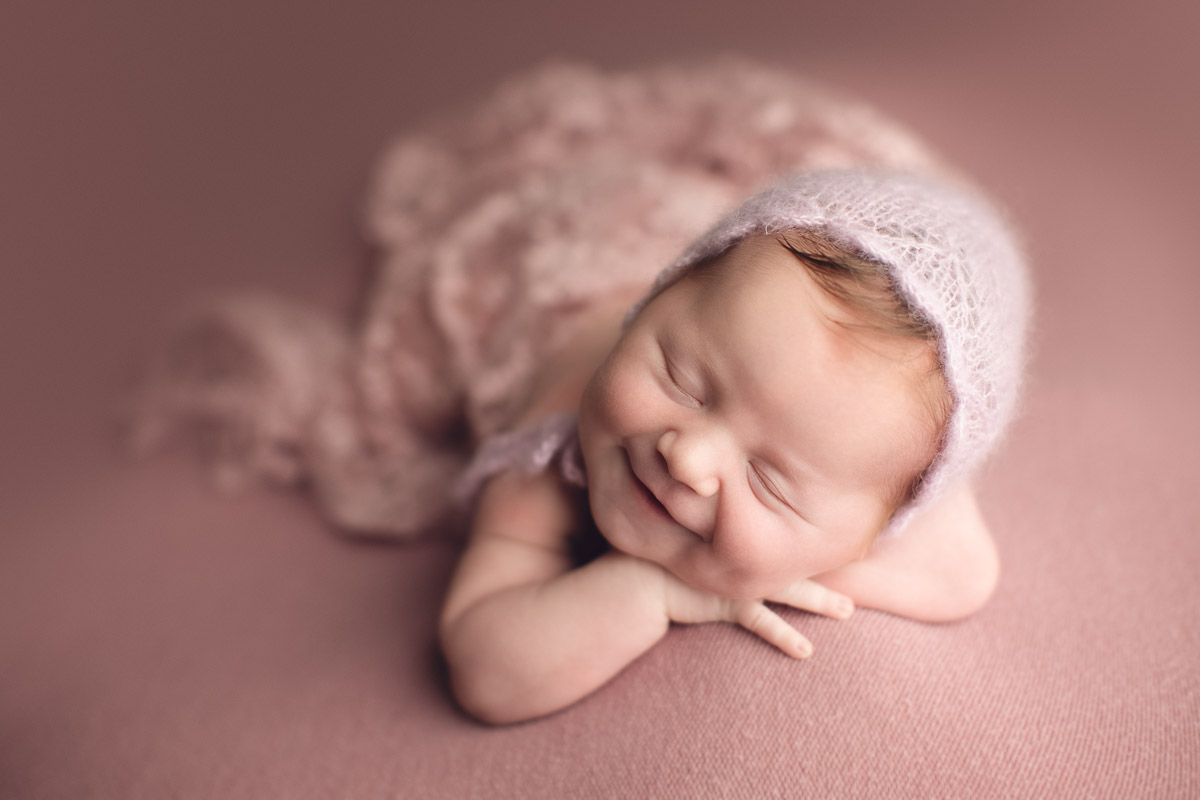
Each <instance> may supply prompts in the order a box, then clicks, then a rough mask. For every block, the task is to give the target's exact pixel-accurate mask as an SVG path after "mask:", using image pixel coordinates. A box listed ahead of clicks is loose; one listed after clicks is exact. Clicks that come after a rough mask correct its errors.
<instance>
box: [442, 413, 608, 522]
mask: <svg viewBox="0 0 1200 800" xmlns="http://www.w3.org/2000/svg"><path fill="white" fill-rule="evenodd" d="M510 469H519V470H521V471H522V472H524V473H525V474H527V475H536V474H538V473H541V472H545V471H546V470H548V469H554V470H556V471H557V472H558V474H559V475H560V476H561V477H562V478H563V480H565V481H566V482H567V483H569V484H571V485H573V486H586V485H587V474H586V472H585V470H584V465H583V453H582V451H581V450H580V447H579V423H578V419H577V418H576V416H575V414H573V413H569V412H563V413H559V414H552V415H550V416H548V417H546V419H544V420H542V422H541V423H539V424H538V425H535V426H533V427H531V428H523V429H521V430H516V431H508V432H505V433H498V434H494V435H492V436H489V437H487V438H486V439H484V440H483V441H482V442H481V443H480V445H479V449H478V450H477V451H476V452H475V457H474V458H473V459H472V460H471V463H470V464H469V465H468V466H467V468H466V469H465V470H464V471H463V473H462V475H461V477H460V478H459V479H458V482H457V484H456V485H455V490H454V495H455V498H456V499H457V500H458V501H459V502H460V503H462V504H467V503H470V502H472V501H473V500H474V499H475V495H476V494H478V492H479V490H480V488H482V486H483V484H484V483H485V482H486V481H487V480H488V479H489V478H492V477H494V476H496V475H498V474H500V473H501V472H506V471H508V470H510Z"/></svg>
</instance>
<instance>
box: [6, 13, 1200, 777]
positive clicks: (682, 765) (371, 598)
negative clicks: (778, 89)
mask: <svg viewBox="0 0 1200 800" xmlns="http://www.w3.org/2000/svg"><path fill="white" fill-rule="evenodd" d="M59 5H62V6H65V8H62V7H58V6H57V5H55V4H43V5H40V6H37V7H33V6H31V5H28V4H25V5H23V6H22V7H20V8H18V9H16V10H15V11H12V12H10V13H9V14H7V15H6V21H5V25H4V26H3V29H2V31H0V104H2V105H0V107H2V108H3V109H4V123H3V124H0V187H3V188H0V219H3V220H4V223H3V229H4V235H3V236H0V264H2V265H3V268H4V270H5V275H6V277H7V280H6V281H5V291H4V292H3V293H2V294H0V325H2V326H3V336H0V359H2V362H0V363H3V366H4V374H5V388H4V392H3V395H2V397H3V401H2V402H3V413H2V414H0V442H3V443H4V445H5V447H4V455H3V456H2V458H0V498H2V500H0V531H2V534H0V536H2V538H0V796H3V797H18V798H58V797H63V798H68V797H69V798H78V797H100V798H109V797H112V798H159V797H168V796H181V797H222V798H243V797H244V798H261V797H284V796H285V797H289V798H303V797H328V796H348V797H375V796H402V797H410V796H411V797H426V796H430V797H471V796H479V797H564V796H579V797H607V796H647V797H693V796H717V797H723V796H724V797H747V798H751V797H770V796H786V797H827V796H861V797H930V796H945V797H961V796H975V797H1013V796H1051V797H1059V796H1062V797H1083V796H1092V797H1114V798H1115V797H1131V796H1136V797H1194V796H1196V795H1198V794H1200V625H1197V619H1196V616H1197V615H1196V608H1197V606H1198V603H1200V585H1198V583H1197V581H1196V574H1197V571H1198V568H1200V535H1198V534H1200V497H1198V495H1197V493H1196V491H1195V484H1196V479H1197V477H1200V454H1198V452H1197V449H1198V448H1197V444H1198V443H1200V421H1198V418H1197V415H1196V414H1195V410H1194V407H1195V399H1194V398H1195V397H1196V395H1197V392H1198V391H1200V372H1198V370H1197V367H1196V365H1197V364H1200V317H1198V315H1197V314H1196V313H1195V300H1194V298H1195V296H1196V294H1197V292H1198V291H1200V274H1198V273H1197V271H1196V270H1195V269H1194V267H1193V265H1194V263H1195V256H1194V251H1193V248H1192V247H1191V246H1190V245H1191V240H1192V238H1193V237H1192V230H1193V228H1194V224H1195V223H1194V219H1195V216H1196V211H1197V203H1196V200H1195V191H1194V187H1195V185H1196V180H1197V178H1198V177H1200V174H1198V172H1200V171H1198V170H1197V163H1196V157H1195V145H1194V143H1195V142H1196V141H1198V140H1200V110H1197V108H1196V107H1195V104H1194V102H1193V97H1194V92H1193V85H1194V81H1195V76H1196V75H1197V74H1200V56H1197V55H1195V52H1196V51H1195V49H1194V47H1193V41H1192V40H1193V39H1194V33H1195V31H1196V30H1198V29H1200V12H1197V11H1196V10H1195V9H1194V8H1192V7H1185V6H1184V5H1182V4H1180V5H1179V6H1178V7H1176V6H1174V5H1171V4H1170V3H1169V2H1167V0H1156V2H1154V3H1152V4H1151V5H1150V6H1146V7H1143V8H1141V9H1140V10H1139V11H1138V12H1137V14H1136V15H1133V14H1132V13H1130V14H1124V13H1121V12H1119V11H1117V10H1116V9H1117V6H1115V5H1114V6H1113V10H1106V9H1104V8H1100V9H1092V10H1090V11H1089V12H1088V14H1087V16H1086V17H1081V16H1078V15H1079V13H1080V12H1079V11H1077V10H1076V9H1077V8H1078V6H1077V5H1075V4H1071V3H1068V2H1066V0H1059V2H1052V3H1049V4H1043V5H1041V6H1039V7H1038V9H1037V10H1034V9H1033V8H1032V7H1030V8H1028V9H1020V8H1015V7H1013V6H1011V5H1005V4H994V5H993V6H989V7H985V8H982V9H976V8H973V7H971V6H970V5H968V4H953V3H950V2H932V1H931V2H924V3H918V4H903V5H895V6H894V8H893V4H886V5H885V4H880V6H879V7H878V8H877V9H871V8H869V7H863V6H853V5H850V4H844V5H843V7H839V8H837V9H831V8H825V7H823V6H822V7H820V8H812V9H805V8H802V7H797V6H796V5H795V4H791V5H789V6H787V7H786V10H784V8H783V7H781V6H779V5H776V4H772V3H768V2H766V0H756V1H755V2H752V3H750V4H743V5H741V6H739V10H738V11H737V12H734V11H732V10H729V11H716V10H713V11H707V12H700V11H697V10H696V8H697V7H696V6H695V4H683V3H679V4H678V5H676V4H672V3H667V2H656V3H652V4H650V5H649V6H644V5H640V4H639V5H636V6H635V5H634V4H632V3H629V4H626V3H625V2H624V1H623V0H622V1H621V2H617V3H608V4H603V5H597V6H595V7H591V8H590V10H589V11H587V12H585V13H568V12H564V11H563V10H561V8H560V6H559V5H556V4H552V3H549V2H543V0H527V1H526V2H522V3H520V4H518V5H516V6H513V5H508V4H502V5H497V6H495V7H490V6H489V7H486V8H480V9H477V10H472V11H471V13H470V14H463V13H461V12H459V11H456V10H455V9H453V8H449V7H440V8H441V10H438V11H422V12H413V11H411V10H408V8H407V4H385V3H358V4H354V5H353V6H352V7H350V8H349V9H347V10H341V11H339V12H338V14H337V16H336V17H323V16H322V13H323V12H322V11H321V10H320V8H319V6H318V4H315V3H314V4H309V3H298V4H293V5H292V6H291V7H289V10H288V13H287V14H286V15H281V14H280V12H279V7H278V6H275V5H270V4H266V3H261V2H258V0H251V2H246V3H241V4H237V5H236V7H235V6H233V5H228V6H226V5H224V4H216V5H214V4H209V5H205V6H197V7H196V8H194V9H186V10H176V9H172V10H171V11H170V12H167V11H164V10H163V9H162V7H161V4H158V5H156V4H150V3H140V2H122V3H117V4H116V5H115V6H114V5H113V4H106V5H105V6H104V8H103V9H101V8H100V7H99V6H93V5H90V4H85V3H79V2H75V3H64V4H59ZM635 8H636V9H637V10H636V12H635ZM780 15H782V16H780ZM530 21H534V22H530ZM664 43H667V44H664ZM712 47H720V48H722V49H730V50H739V49H740V50H745V51H747V52H751V53H762V52H766V53H768V54H770V55H774V56H777V57H778V58H780V59H782V60H784V61H786V62H788V63H793V64H795V65H797V66H798V67H800V68H802V69H805V70H806V71H807V72H808V73H810V74H812V75H813V76H814V77H817V78H820V79H822V80H825V81H827V82H829V83H831V84H833V85H835V86H838V87H840V88H843V89H845V90H848V91H851V92H853V93H856V94H858V95H859V96H862V97H863V98H865V99H867V100H870V101H873V102H875V103H876V104H877V105H879V106H880V107H881V108H882V109H883V110H884V111H886V112H888V113H890V114H891V115H893V116H896V117H898V118H900V119H901V120H902V121H904V122H907V123H908V124H909V125H911V126H912V127H914V128H915V129H917V130H918V131H919V132H920V133H922V134H924V135H925V136H926V137H927V138H928V139H929V140H930V141H932V142H933V144H935V145H936V146H938V147H940V148H941V149H942V150H943V151H944V152H945V153H946V154H947V155H948V156H949V157H950V158H951V159H953V160H955V161H957V162H959V163H960V164H962V165H963V166H964V167H965V168H966V169H967V170H969V171H970V172H972V173H974V174H975V175H977V176H978V177H979V178H980V179H981V180H982V182H983V183H985V184H986V185H988V186H989V187H991V188H992V189H993V190H994V192H995V193H996V194H997V195H998V196H999V197H1000V198H1001V199H1002V200H1003V201H1005V202H1007V203H1008V205H1009V206H1010V207H1011V208H1012V209H1013V211H1014V213H1015V215H1016V217H1017V218H1018V220H1019V221H1020V223H1021V224H1022V226H1023V227H1024V229H1025V230H1026V231H1027V233H1028V236H1029V242H1030V249H1031V252H1032V255H1033V257H1034V261H1035V264H1036V271H1037V274H1036V281H1037V284H1038V290H1039V301H1040V309H1039V320H1038V334H1037V342H1038V353H1037V360H1036V363H1035V368H1034V372H1033V375H1032V388H1031V393H1030V396H1029V398H1028V403H1027V407H1026V414H1025V416H1024V418H1022V419H1021V420H1020V421H1019V422H1018V423H1017V425H1016V427H1015V429H1014V431H1013V434H1012V436H1011V438H1010V441H1009V443H1008V446H1007V447H1006V449H1005V450H1004V451H1003V453H1002V454H1001V456H1000V457H999V458H998V459H997V460H996V462H995V463H994V464H993V465H992V467H991V468H990V469H989V470H988V472H987V473H986V478H987V479H986V481H985V483H984V484H983V486H982V489H981V495H982V503H983V505H984V507H985V510H986V511H987V512H988V514H989V516H990V518H991V519H992V520H993V524H994V527H995V528H996V530H997V533H998V536H999V544H1000V549H1001V554H1002V558H1003V560H1004V565H1005V573H1004V576H1003V579H1002V582H1001V585H1000V589H999V591H998V593H997V595H996V597H995V599H994V600H993V602H992V604H991V605H990V606H989V607H988V608H987V609H986V610H985V611H984V612H983V613H982V614H980V615H979V616H977V617H976V618H974V619H972V620H970V621H967V622H964V623H960V624H956V625H950V626H926V625H918V624H915V623H910V622H904V621H901V620H896V619H892V618H889V617H886V616H884V615H880V614H870V613H862V614H860V615H859V616H858V617H857V618H856V619H855V620H853V621H852V622H850V623H835V622H831V621H828V620H819V619H814V618H811V617H805V616H800V615H796V616H795V617H794V619H796V620H797V622H798V623H799V624H801V625H802V626H803V628H804V630H805V631H806V632H807V633H809V634H810V636H811V638H812V639H813V640H814V642H815V643H816V647H817V654H816V656H815V657H814V658H813V659H812V660H811V661H810V662H808V663H805V664H799V665H798V664H795V663H793V662H790V661H788V660H786V659H784V658H781V657H779V656H778V655H777V654H775V653H774V652H772V651H770V650H769V648H767V647H766V646H765V645H760V644H758V643H757V642H755V641H753V640H752V639H751V638H750V637H748V636H746V635H743V634H741V633H739V632H738V631H736V630H733V629H732V628H729V627H719V626H706V627H697V628H688V629H680V630H678V631H675V632H673V633H672V635H671V636H669V637H668V639H667V640H666V642H665V643H664V644H663V645H661V646H660V647H658V648H656V649H655V650H653V651H652V652H651V653H650V654H648V655H647V656H646V657H645V658H643V659H642V660H641V661H639V662H637V663H636V664H634V665H633V666H632V667H631V668H630V669H629V670H628V671H627V672H626V673H624V674H623V675H621V676H620V677H619V678H618V679H617V680H616V681H614V682H613V683H612V684H610V685H609V686H608V687H606V688H605V689H604V690H602V691H601V692H599V693H598V694H596V695H594V696H593V697H591V698H589V699H588V700H586V701H585V702H584V703H582V704H580V705H579V706H577V707H575V708H573V709H570V710H568V711H566V712H564V713H561V714H558V715H556V716H554V717H551V718H548V719H546V720H542V721H539V722H535V723H531V724H527V725H522V726H518V727H514V728H509V729H499V730H493V729H487V728H483V727H481V726H478V725H476V724H475V723H473V722H471V721H470V720H468V719H467V718H465V717H463V716H462V715H461V714H460V713H459V712H457V711H456V710H455V708H454V707H453V705H452V704H451V702H450V700H449V696H448V694H447V691H446V688H445V686H444V677H443V672H442V669H441V667H440V665H439V663H438V660H437V656H436V649H435V647H434V642H433V629H434V616H435V613H436V607H437V603H438V599H439V598H438V593H439V591H440V589H441V588H442V586H443V585H444V583H445V581H446V579H447V577H448V573H449V569H450V567H451V565H452V563H453V556H454V554H453V552H452V549H451V548H450V547H448V546H445V545H432V544H428V545H421V546H410V547H389V546H379V545H374V546H369V545H360V544H353V543H348V542H346V541H343V540H339V539H337V538H335V537H333V536H331V535H329V533H328V531H327V530H326V529H325V528H324V527H323V526H322V524H321V523H320V522H319V521H318V520H317V519H316V518H315V517H314V516H313V515H312V513H311V512H310V509H309V507H308V506H307V505H305V503H303V502H302V501H301V500H299V499H297V498H295V497H293V496H290V495H278V494H254V495H248V496H246V497H243V498H240V499H233V500H231V499H223V498H214V497H213V496H212V495H211V493H210V492H209V491H208V490H207V489H206V488H205V487H204V486H203V485H202V484H201V483H200V482H199V480H198V477H197V471H196V469H195V468H194V466H193V465H192V463H191V462H190V461H188V460H187V459H186V458H179V457H174V458H164V459H160V460H156V461H153V462H150V463H147V464H142V465H138V466H131V465H129V464H128V463H126V462H124V461H123V460H122V459H121V458H120V456H119V454H118V453H117V451H116V447H115V444H114V438H113V434H112V430H111V427H110V426H109V425H108V422H107V416H106V415H107V413H108V411H109V409H110V407H111V403H112V402H113V400H114V398H115V397H116V396H117V392H118V390H119V388H120V387H121V386H122V385H123V383H124V381H126V380H127V379H128V375H129V373H130V370H131V369H132V367H133V366H134V365H135V364H136V363H138V361H139V359H140V358H141V357H142V355H143V354H144V353H145V351H146V348H147V347H148V346H149V344H150V343H151V340H152V339H154V338H156V337H158V336H160V335H161V334H162V332H163V331H164V330H165V328H166V324H167V322H168V321H169V319H170V318H171V316H172V313H173V312H174V310H176V309H177V308H178V307H179V305H180V304H182V303H183V302H184V301H185V300H186V299H188V298H190V297H193V296H194V295H196V294H197V293H203V292H213V291H219V290H225V289H230V288H238V287H242V286H246V285H259V286H265V287H268V288H274V289H277V290H280V291H284V292H288V293H291V294H293V295H295V296H299V297H303V298H308V299H312V300H314V301H316V302H320V303H323V304H325V305H326V306H327V307H330V308H349V307H350V305H351V304H352V302H353V298H354V291H353V290H354V286H355V285H356V281H357V280H358V279H359V277H360V276H361V275H362V273H363V271H364V267H365V265H366V264H368V263H369V257H368V254H366V253H365V252H364V249H363V248H362V246H361V245H359V244H358V242H359V238H358V235H357V232H356V229H355V225H356V219H357V214H358V202H359V199H360V198H361V197H362V194H363V185H362V184H363V181H364V180H365V176H366V174H367V170H368V168H369V165H370V163H371V161H372V159H373V158H374V156H375V155H376V154H377V153H378V152H379V150H380V149H381V147H382V146H383V144H384V143H385V142H386V141H387V139H388V138H389V137H390V136H391V135H392V134H394V133H395V132H396V131H398V130H400V129H401V127H403V126H404V125H405V124H406V123H407V122H408V121H410V120H412V119H413V118H415V117H416V116H418V115H419V114H421V113H423V112H425V111H428V110H429V109H431V108H433V107H435V106H437V105H439V104H440V103H442V102H443V101H445V100H451V99H457V98H465V97H467V96H469V95H470V94H471V93H473V92H478V91H479V90H481V89H482V88H484V87H485V86H487V85H488V84H490V82H491V81H492V79H493V78H494V76H495V75H496V74H498V73H502V72H507V71H509V70H511V69H514V68H517V67H520V66H525V65H528V64H530V63H532V62H534V61H537V60H540V59H541V58H543V57H545V56H547V55H552V54H556V53H569V54H572V55H579V56H584V57H591V58H594V59H596V60H598V61H600V62H601V63H607V64H625V63H635V62H638V61H645V60H647V59H651V58H655V57H657V56H659V55H660V54H664V52H665V51H664V48H667V49H669V51H670V54H683V53H688V52H695V51H697V50H700V49H704V48H712Z"/></svg>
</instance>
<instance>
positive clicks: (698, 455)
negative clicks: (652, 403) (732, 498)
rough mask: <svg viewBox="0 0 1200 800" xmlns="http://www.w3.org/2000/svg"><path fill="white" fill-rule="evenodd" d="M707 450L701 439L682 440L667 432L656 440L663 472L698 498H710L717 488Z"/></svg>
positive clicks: (718, 486) (711, 461) (711, 455)
mask: <svg viewBox="0 0 1200 800" xmlns="http://www.w3.org/2000/svg"><path fill="white" fill-rule="evenodd" d="M711 450H712V448H710V447H708V445H707V444H706V443H705V441H704V439H703V438H700V437H694V436H689V437H682V436H680V435H679V432H678V431H667V432H666V433H664V434H663V435H662V436H660V437H659V439H658V452H659V453H661V454H662V457H663V458H664V459H665V460H666V462H667V472H668V473H670V475H671V477H672V478H674V479H675V480H677V481H679V482H680V483H682V484H683V485H685V486H687V487H688V488H689V489H691V490H692V491H693V492H695V493H696V494H698V495H700V496H701V497H712V496H713V495H714V494H716V493H717V490H718V489H719V488H720V487H721V481H720V479H719V478H718V477H717V475H716V472H715V470H714V458H713V456H714V454H713V453H712V452H711Z"/></svg>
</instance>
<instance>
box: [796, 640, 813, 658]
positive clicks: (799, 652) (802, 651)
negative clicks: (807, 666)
mask: <svg viewBox="0 0 1200 800" xmlns="http://www.w3.org/2000/svg"><path fill="white" fill-rule="evenodd" d="M811 655H812V644H810V643H809V642H806V641H799V642H796V658H808V657H809V656H811Z"/></svg>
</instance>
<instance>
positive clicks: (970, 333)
mask: <svg viewBox="0 0 1200 800" xmlns="http://www.w3.org/2000/svg"><path fill="white" fill-rule="evenodd" d="M785 230H799V231H808V232H812V233H814V234H816V235H818V236H819V237H821V238H824V239H825V240H827V241H829V242H831V243H834V244H836V245H838V246H840V247H842V248H844V249H846V250H848V251H849V252H852V253H854V254H855V255H857V256H860V257H862V258H864V259H866V260H868V261H871V262H873V263H876V264H879V265H880V266H881V267H882V268H883V270H884V272H885V273H886V274H887V275H888V277H889V278H890V279H891V282H892V284H893V288H894V289H895V291H896V292H897V293H898V294H899V295H900V296H901V297H902V298H903V299H904V301H905V302H906V303H907V304H908V305H909V306H910V307H911V308H912V309H914V310H915V311H916V312H917V313H918V314H919V315H920V316H921V317H922V318H923V319H924V320H926V321H928V322H929V323H931V324H932V325H933V327H934V329H935V330H936V332H937V337H938V344H939V346H938V355H939V362H940V365H941V369H942V373H943V374H944V375H945V377H946V383H947V386H948V387H949V389H950V393H951V395H952V396H953V398H954V408H953V411H952V412H951V414H950V418H949V420H948V421H947V423H946V430H945V433H944V435H943V437H942V442H941V446H940V448H939V451H938V453H937V455H936V457H935V458H934V460H933V462H932V464H931V465H930V467H929V468H928V470H926V472H925V474H924V475H923V476H922V478H921V480H920V481H919V483H918V485H917V488H916V491H915V492H914V495H913V497H912V499H911V500H910V501H909V502H908V503H906V504H905V505H904V506H903V507H901V508H900V509H899V510H898V511H897V512H896V514H894V515H893V517H892V519H891V520H890V522H889V523H888V525H887V527H886V528H885V529H884V531H883V534H882V535H885V536H886V535H890V534H893V533H896V532H897V531H899V530H900V529H901V528H903V527H904V525H905V524H906V523H907V522H908V521H909V520H910V519H911V518H912V516H913V515H914V514H916V513H917V512H918V511H919V510H920V509H921V508H922V507H924V506H926V505H927V504H928V503H930V502H931V501H932V500H933V499H934V498H936V497H937V496H938V495H940V494H941V493H942V492H943V491H945V490H946V488H948V487H950V486H953V485H955V484H956V483H958V482H959V481H962V480H964V479H965V478H966V477H968V476H969V475H970V473H971V472H972V471H973V470H974V469H975V468H976V467H977V466H978V465H979V464H980V463H981V462H982V461H983V460H984V459H985V458H986V457H987V456H988V454H989V453H991V452H992V450H993V449H994V448H995V446H996V444H997V442H998V440H999V439H1000V437H1001V435H1002V434H1003V432H1004V430H1005V428H1006V427H1007V426H1008V424H1009V422H1010V420H1011V419H1012V417H1013V415H1014V413H1015V411H1016V408H1017V403H1018V399H1019V397H1020V394H1021V384H1022V380H1023V377H1024V369H1025V361H1026V339H1027V332H1028V327H1029V318H1030V307H1031V289H1030V284H1029V274H1028V269H1027V267H1026V265H1025V260H1024V257H1023V254H1022V252H1021V250H1020V248H1019V246H1018V244H1017V241H1016V238H1015V236H1014V234H1013V233H1012V231H1011V230H1010V229H1009V227H1008V226H1007V225H1006V224H1005V222H1004V220H1003V219H1002V218H1001V216H1000V214H999V213H998V211H997V210H996V209H994V208H993V207H992V205H991V204H990V203H989V202H988V201H987V200H985V199H984V198H983V197H982V196H981V195H979V194H978V193H976V192H975V191H973V190H971V189H968V188H967V187H965V186H961V185H954V184H951V183H948V182H943V181H935V180H931V179H928V178H922V177H918V176H916V175H912V174H906V173H900V172H891V171H883V170H861V169H835V170H820V171H814V172H810V173H806V174H801V175H796V176H794V177H792V178H790V179H787V180H784V181H782V182H780V183H778V184H776V185H774V186H772V187H770V188H769V189H767V190H765V191H762V192H760V193H759V194H757V195H755V196H754V197H752V198H750V199H749V200H747V201H746V202H744V203H742V204H741V206H739V207H738V209H737V210H736V211H734V212H733V213H732V214H730V215H729V216H727V217H725V218H724V219H723V220H721V221H720V222H719V223H717V225H716V226H715V227H713V228H712V229H711V230H710V231H709V232H708V233H706V234H705V235H704V236H702V237H700V238H699V239H698V240H697V241H696V242H695V243H694V244H693V245H692V246H691V247H689V248H688V249H687V251H686V252H685V253H684V254H683V255H682V256H681V257H680V258H679V259H678V260H676V261H675V262H674V263H673V264H671V265H670V266H668V267H667V268H666V269H665V270H663V272H662V273H661V274H660V275H659V276H658V278H657V279H656V280H655V283H654V286H653V287H652V288H651V290H650V292H649V294H648V295H647V296H646V297H645V298H644V299H643V300H642V301H641V303H640V304H639V305H638V307H637V308H635V309H634V310H633V312H631V316H632V315H633V314H635V313H636V312H637V310H638V309H639V308H640V307H641V306H642V305H644V304H645V303H646V302H648V301H649V300H650V299H652V298H653V297H654V296H655V295H657V294H658V293H659V292H662V291H663V290H664V289H666V288H667V287H668V286H670V285H672V284H673V283H675V282H676V281H677V280H679V278H680V277H682V276H683V275H684V274H686V273H687V271H688V270H689V269H690V268H691V267H693V266H695V265H697V264H700V263H703V262H704V261H707V260H709V259H711V258H713V257H715V256H717V255H719V254H721V253H723V252H725V251H726V250H728V249H729V248H731V247H732V246H733V245H734V244H736V243H737V242H738V241H740V240H741V239H743V238H745V237H746V236H748V235H750V234H754V233H760V234H771V233H776V232H779V231H785Z"/></svg>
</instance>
